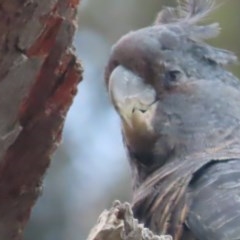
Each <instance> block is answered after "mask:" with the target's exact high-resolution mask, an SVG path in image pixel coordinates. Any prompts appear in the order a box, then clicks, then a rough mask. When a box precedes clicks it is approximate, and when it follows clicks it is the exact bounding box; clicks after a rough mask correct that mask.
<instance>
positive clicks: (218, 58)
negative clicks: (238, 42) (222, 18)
mask: <svg viewBox="0 0 240 240" xmlns="http://www.w3.org/2000/svg"><path fill="white" fill-rule="evenodd" d="M215 8H216V4H215V0H182V1H181V0H178V6H177V7H175V8H173V7H165V8H164V9H163V10H162V11H161V12H160V13H159V14H158V16H157V18H156V21H155V25H166V26H170V25H175V26H178V27H179V28H180V29H181V30H182V31H183V33H184V34H185V35H186V36H187V37H188V38H189V39H192V40H195V41H197V42H201V41H202V40H205V39H209V38H214V37H216V36H217V35H218V34H219V33H220V27H219V24H218V23H212V24H209V25H199V22H201V21H202V20H203V19H204V18H205V17H206V16H207V15H209V14H210V13H211V12H212V11H213V10H215ZM209 47H210V46H209ZM209 53H210V55H212V56H209V59H211V60H213V61H215V62H217V63H219V64H223V65H225V64H229V63H233V62H236V61H237V57H236V56H235V54H233V53H232V52H230V51H227V50H224V49H218V48H213V47H212V49H211V50H210V49H209Z"/></svg>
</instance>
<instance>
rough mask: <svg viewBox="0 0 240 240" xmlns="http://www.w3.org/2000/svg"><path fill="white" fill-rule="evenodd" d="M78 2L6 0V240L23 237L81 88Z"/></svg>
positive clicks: (1, 48) (0, 21) (0, 161)
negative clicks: (75, 45) (76, 45)
mask: <svg viewBox="0 0 240 240" xmlns="http://www.w3.org/2000/svg"><path fill="white" fill-rule="evenodd" d="M20 2H21V4H20ZM77 5H78V0H33V1H27V0H22V1H14V0H4V1H1V3H0V34H1V36H2V38H1V39H0V54H1V56H2V57H1V58H0V144H1V148H0V239H8V240H12V239H14V240H18V239H22V232H23V229H24V226H25V224H26V222H27V221H28V218H29V215H30V212H31V208H32V206H33V205H34V203H35V201H36V199H37V197H38V196H39V193H40V192H41V184H42V178H43V175H44V173H45V171H46V169H47V168H48V166H49V164H50V160H51V154H52V153H53V151H54V150H55V149H56V147H57V145H58V144H59V142H60V140H61V134H62V128H63V124H64V120H65V116H66V113H67V111H68V109H69V107H70V105H71V103H72V101H73V98H74V96H75V94H76V92H77V85H78V82H79V81H80V79H81V73H82V70H81V66H80V64H79V63H78V62H77V59H76V57H75V56H74V53H73V50H72V47H71V46H72V38H73V34H74V32H75V22H74V20H75V17H76V8H77ZM26 34H28V35H26Z"/></svg>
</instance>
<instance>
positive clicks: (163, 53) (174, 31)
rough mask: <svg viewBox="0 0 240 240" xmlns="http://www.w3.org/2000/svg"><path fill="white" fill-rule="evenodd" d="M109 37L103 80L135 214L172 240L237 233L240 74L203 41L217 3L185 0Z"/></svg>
mask: <svg viewBox="0 0 240 240" xmlns="http://www.w3.org/2000/svg"><path fill="white" fill-rule="evenodd" d="M185 2H186V4H185V5H184V6H181V8H179V10H178V12H177V13H178V15H177V14H176V10H173V9H169V8H167V9H165V10H163V11H162V12H161V13H160V14H159V16H158V18H157V21H156V24H155V25H154V26H150V27H147V28H144V29H140V30H138V31H135V32H131V33H129V34H127V35H126V36H124V37H123V38H121V39H120V40H119V41H118V42H117V43H116V45H115V46H114V47H113V51H112V54H111V57H110V60H109V64H108V66H107V69H106V82H107V86H108V90H109V94H110V96H111V98H112V101H113V104H114V106H115V108H116V110H117V112H118V113H119V115H120V117H121V120H122V132H123V138H124V142H125V145H126V149H127V152H128V155H129V160H130V165H131V168H132V175H133V185H134V189H133V193H134V196H133V210H134V214H135V216H136V217H137V218H138V219H139V220H140V221H141V222H143V223H144V224H145V226H146V227H149V228H150V229H151V230H152V231H153V232H155V233H157V234H170V235H172V236H173V239H174V240H185V239H186V240H237V239H240V148H239V146H240V81H239V80H238V79H237V78H236V77H235V76H233V75H232V74H231V73H230V72H228V71H226V70H225V69H224V67H223V66H224V65H226V64H228V63H231V62H234V61H236V57H235V56H234V55H233V54H232V53H231V52H229V51H226V50H222V49H217V48H214V47H212V46H209V45H207V44H205V43H204V42H203V39H205V38H210V37H213V36H216V35H217V33H218V30H219V28H218V25H217V24H210V25H207V26H199V25H197V23H198V22H199V20H201V18H202V17H204V16H205V15H206V14H207V13H209V12H210V11H211V8H212V7H213V4H212V1H209V0H198V1H197V0H188V1H185Z"/></svg>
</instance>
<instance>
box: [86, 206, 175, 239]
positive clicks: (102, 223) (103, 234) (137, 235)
mask: <svg viewBox="0 0 240 240" xmlns="http://www.w3.org/2000/svg"><path fill="white" fill-rule="evenodd" d="M87 240H172V237H171V236H169V235H162V236H158V235H154V234H153V233H152V232H151V231H150V230H149V229H148V228H144V226H143V225H142V224H139V223H138V220H136V219H134V217H133V213H132V210H131V207H130V204H129V203H120V202H119V201H115V202H114V204H113V207H112V208H111V209H110V210H109V211H107V210H105V211H103V213H102V214H101V215H100V217H99V219H98V222H97V224H96V226H95V227H94V228H93V229H92V230H91V232H90V234H89V236H88V239H87Z"/></svg>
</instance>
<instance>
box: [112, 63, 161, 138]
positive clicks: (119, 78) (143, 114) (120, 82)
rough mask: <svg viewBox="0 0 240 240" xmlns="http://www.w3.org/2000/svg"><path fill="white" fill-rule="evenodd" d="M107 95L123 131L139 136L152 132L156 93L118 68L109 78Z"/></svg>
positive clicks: (134, 75) (130, 72)
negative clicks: (135, 133) (116, 112)
mask: <svg viewBox="0 0 240 240" xmlns="http://www.w3.org/2000/svg"><path fill="white" fill-rule="evenodd" d="M108 88H109V93H110V96H111V99H112V101H113V104H114V106H115V108H116V110H117V111H118V113H119V115H120V117H121V119H122V123H123V127H124V130H125V131H131V132H137V133H138V134H140V135H145V134H149V133H150V132H153V124H152V120H153V117H154V115H155V111H156V106H157V101H156V91H155V90H154V88H153V87H152V86H151V85H150V84H147V83H145V82H144V80H143V79H142V78H141V77H140V76H137V75H136V74H134V73H133V72H132V71H130V70H128V69H126V68H124V67H122V66H118V67H117V68H115V70H114V71H113V72H112V74H111V75H110V78H109V85H108Z"/></svg>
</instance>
